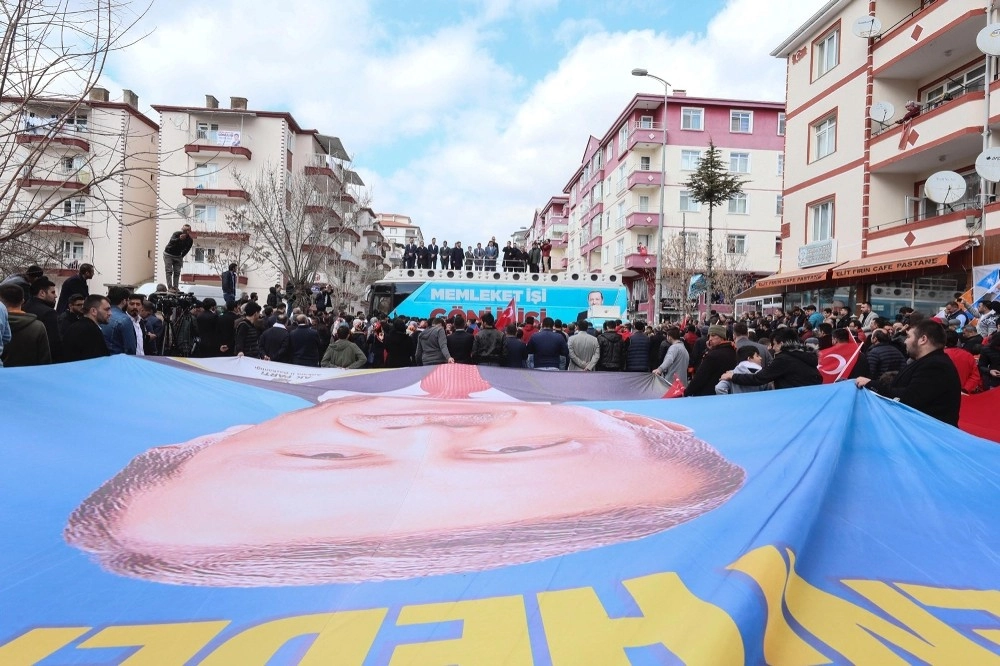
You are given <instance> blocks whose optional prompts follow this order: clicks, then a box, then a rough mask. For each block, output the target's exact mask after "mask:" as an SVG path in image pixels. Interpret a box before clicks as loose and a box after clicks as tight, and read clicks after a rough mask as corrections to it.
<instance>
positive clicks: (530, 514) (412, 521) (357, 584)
mask: <svg viewBox="0 0 1000 666" xmlns="http://www.w3.org/2000/svg"><path fill="white" fill-rule="evenodd" d="M396 373H398V375H397V374H396ZM621 374H628V373H621ZM611 376H612V373H543V372H535V371H529V370H508V369H504V368H483V369H482V372H480V369H478V368H476V367H474V366H440V367H437V368H408V369H403V370H398V371H397V370H392V371H384V372H375V373H367V376H365V375H364V374H359V375H353V376H344V377H340V378H330V379H322V380H319V381H318V382H317V383H315V384H311V383H308V382H307V383H303V384H288V383H279V382H270V383H267V382H263V381H260V380H239V379H235V378H228V377H226V376H223V375H220V374H215V373H212V372H209V371H206V370H204V369H194V368H190V367H189V366H185V365H181V364H178V363H175V362H171V361H164V362H160V363H152V362H149V361H144V360H141V359H135V358H131V357H124V356H116V357H111V358H105V359H97V360H94V361H86V362H81V363H75V364H64V365H60V366H52V367H45V368H24V369H22V368H13V369H8V370H4V371H2V372H0V390H2V391H3V392H4V395H8V396H16V400H17V401H18V403H19V404H22V405H25V406H27V405H39V404H50V405H57V406H58V418H57V419H52V422H50V423H43V422H41V421H40V420H38V419H32V418H17V419H9V420H8V421H7V423H6V424H5V429H4V439H3V442H2V444H0V488H3V492H2V493H0V528H2V531H3V534H4V547H3V548H2V549H0V590H3V593H2V594H0V664H5V665H8V664H17V665H20V664H40V665H42V666H46V665H50V666H55V665H63V664H74V663H78V664H118V663H125V662H126V660H129V661H128V663H149V664H157V665H158V666H159V665H172V664H178V665H181V664H205V665H208V666H219V665H232V664H240V665H241V666H242V665H252V664H261V665H263V664H268V665H273V664H358V665H367V664H390V663H392V664H397V663H399V664H555V665H570V666H577V665H580V664H596V665H598V666H606V665H609V664H628V663H636V664H654V663H655V664H660V663H674V662H676V663H686V664H712V665H715V664H761V663H783V664H788V663H799V664H823V663H844V664H846V663H852V664H887V663H907V662H908V663H959V664H989V663H996V662H997V660H998V659H1000V643H998V638H997V636H998V635H1000V618H998V616H997V614H996V603H995V599H996V597H997V595H998V594H1000V569H998V568H997V566H996V553H997V552H1000V529H998V527H1000V525H998V519H997V518H996V510H995V507H996V506H997V504H998V503H1000V486H998V485H997V483H996V472H995V470H997V469H998V468H1000V447H997V446H996V444H993V443H989V442H986V441H984V440H981V439H978V438H975V437H972V436H970V435H967V434H964V433H962V432H960V431H958V430H956V429H954V428H951V427H950V426H946V425H943V424H941V423H939V422H937V421H935V420H933V419H930V418H928V417H925V416H923V415H922V414H919V413H917V412H914V411H913V410H910V409H909V408H907V407H905V406H902V405H900V404H898V403H895V402H892V401H888V400H885V399H882V398H879V397H878V396H876V395H874V394H873V393H871V392H869V391H860V390H858V389H856V388H855V387H854V386H853V384H851V383H840V384H835V385H827V386H815V387H808V388H803V389H791V390H785V391H767V392H762V393H753V394H744V395H738V396H730V397H726V398H719V397H714V398H713V397H710V398H685V399H680V400H659V399H652V400H649V399H646V400H643V399H637V398H639V397H644V396H646V395H648V393H649V390H648V388H643V386H642V384H640V383H636V384H635V387H636V393H629V392H628V391H627V390H626V389H622V392H620V393H614V392H612V391H609V390H608V389H607V385H606V380H607V379H608V378H609V377H611ZM615 376H616V375H615ZM643 378H646V375H643ZM244 381H252V382H255V383H252V384H247V383H243V382H244ZM655 382H657V385H658V386H659V387H660V388H661V389H662V387H664V386H665V385H666V383H665V382H662V381H661V380H658V379H656V380H655ZM570 384H572V385H574V386H575V388H572V389H570V388H567V386H568V385H570ZM624 386H627V385H624ZM81 387H86V389H82V388H81ZM310 387H312V388H315V391H314V392H313V393H311V394H309V395H308V396H307V397H303V396H302V395H300V394H299V393H298V391H301V390H305V389H309V388H310ZM541 388H548V389H549V390H548V391H547V393H546V392H543V391H542V390H540V389H541ZM82 390H84V391H89V393H81V391H82ZM583 392H589V396H590V397H591V398H599V397H601V396H609V395H614V397H615V400H605V401H594V400H590V401H567V400H566V396H578V395H580V394H581V393H583ZM761 414H770V415H774V418H752V419H750V420H748V419H747V418H743V416H741V415H744V416H745V415H761ZM801 424H809V425H808V427H807V428H806V429H803V428H802V427H801Z"/></svg>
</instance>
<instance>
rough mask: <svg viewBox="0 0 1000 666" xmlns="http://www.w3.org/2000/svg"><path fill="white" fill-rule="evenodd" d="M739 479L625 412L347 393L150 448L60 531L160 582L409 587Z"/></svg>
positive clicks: (710, 503) (653, 423) (612, 527)
mask: <svg viewBox="0 0 1000 666" xmlns="http://www.w3.org/2000/svg"><path fill="white" fill-rule="evenodd" d="M743 479H744V471H743V469H741V468H740V467H738V466H736V465H734V464H732V463H730V462H729V461H727V460H726V459H725V458H723V457H722V456H721V455H720V454H719V453H718V452H717V451H716V450H715V449H713V448H712V447H711V446H709V445H708V444H707V443H705V442H702V441H700V440H699V439H697V438H696V437H695V436H694V434H693V433H692V432H691V430H690V429H688V428H686V427H684V426H681V425H677V424H673V423H669V422H666V421H661V420H658V419H655V418H651V417H647V416H641V415H638V414H631V413H628V412H622V411H617V410H604V411H599V410H595V409H590V408H587V407H579V406H567V405H549V404H541V403H525V402H504V403H493V402H483V401H473V400H439V399H427V398H389V397H381V396H351V397H345V398H339V399H336V400H332V401H329V402H325V403H321V404H319V405H316V406H313V407H309V408H306V409H303V410H299V411H295V412H290V413H287V414H282V415H281V416H278V417H277V418H274V419H271V420H270V421H266V422H264V423H261V424H259V425H255V426H237V427H233V428H230V429H228V430H227V431H225V432H222V433H218V434H214V435H208V436H205V437H201V438H198V439H196V440H194V441H191V442H187V443H185V444H180V445H173V446H163V447H157V448H154V449H150V450H149V451H146V452H145V453H142V454H140V455H139V456H137V457H136V458H134V459H133V460H132V461H131V462H130V463H129V464H128V465H127V466H126V467H125V469H123V470H122V471H121V472H119V473H118V474H117V475H116V476H115V477H114V478H112V479H110V480H109V481H107V482H106V483H104V484H103V485H102V486H101V487H100V488H99V489H97V490H96V491H95V492H94V493H93V494H92V495H91V496H90V497H88V498H87V499H86V500H85V501H84V502H83V503H82V504H81V505H80V506H79V507H78V508H77V509H76V510H75V511H74V512H73V514H72V515H71V517H70V519H69V521H68V525H67V526H66V528H65V538H66V539H67V541H68V542H69V543H70V544H72V545H74V546H76V547H77V548H80V549H82V550H84V551H87V552H89V553H91V554H92V555H93V556H94V557H95V559H96V560H97V561H98V562H99V563H100V564H101V566H103V567H104V568H105V569H107V570H110V571H112V572H115V573H118V574H122V575H125V576H130V577H136V578H143V579H148V580H154V581H160V582H164V583H175V584H183V585H212V586H276V585H309V584H320V583H330V582H356V581H366V580H385V579H405V578H414V577H419V576H427V575H436V574H449V573H459V572H468V571H482V570H486V569H492V568H495V567H501V566H507V565H513V564H522V563H527V562H533V561H537V560H541V559H545V558H549V557H556V556H560V555H565V554H567V553H571V552H576V551H579V550H585V549H590V548H596V547H599V546H604V545H608V544H613V543H618V542H622V541H629V540H634V539H638V538H641V537H644V536H647V535H650V534H654V533H657V532H661V531H663V530H665V529H668V528H670V527H672V526H674V525H677V524H679V523H682V522H685V521H688V520H691V519H693V518H696V517H697V516H699V515H701V514H702V513H704V512H706V511H710V510H712V509H713V508H715V507H717V506H719V505H720V504H722V503H723V502H725V501H726V500H727V499H728V498H729V497H730V496H732V495H733V493H735V492H736V491H737V489H738V488H739V487H740V486H741V484H742V483H743Z"/></svg>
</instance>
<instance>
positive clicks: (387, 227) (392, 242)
mask: <svg viewBox="0 0 1000 666" xmlns="http://www.w3.org/2000/svg"><path fill="white" fill-rule="evenodd" d="M378 223H379V225H381V227H382V229H383V230H384V232H385V240H386V242H387V243H388V252H389V254H388V255H387V258H388V261H389V264H390V265H391V266H392V268H402V266H403V247H404V246H405V245H406V244H407V243H409V242H410V241H412V242H414V243H416V244H417V245H420V244H421V243H423V242H424V232H423V231H421V229H420V225H418V224H413V220H411V219H410V218H409V217H408V216H406V215H400V214H399V213H379V214H378Z"/></svg>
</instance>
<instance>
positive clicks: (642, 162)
mask: <svg viewBox="0 0 1000 666" xmlns="http://www.w3.org/2000/svg"><path fill="white" fill-rule="evenodd" d="M639 170H640V171H649V156H648V155H643V156H642V157H640V158H639Z"/></svg>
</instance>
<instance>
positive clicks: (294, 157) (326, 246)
mask: <svg viewBox="0 0 1000 666" xmlns="http://www.w3.org/2000/svg"><path fill="white" fill-rule="evenodd" d="M153 108H154V109H156V111H158V112H159V113H160V146H159V158H160V159H159V168H160V173H161V177H160V205H159V208H158V210H157V226H156V231H157V233H156V258H157V262H156V279H157V280H158V281H161V282H162V281H163V280H164V277H165V273H164V266H163V263H162V261H160V260H159V257H160V255H161V254H162V252H163V248H164V247H165V246H166V244H167V242H168V241H169V239H170V236H171V234H172V233H173V232H175V231H177V230H178V229H180V227H181V226H182V225H183V224H190V225H191V228H192V231H194V232H195V235H196V239H195V244H194V247H193V248H192V251H191V252H190V253H189V255H188V256H187V258H186V259H185V263H184V272H183V273H182V275H181V282H182V283H186V284H219V283H220V281H221V278H220V275H221V272H222V271H223V270H225V269H226V265H227V264H228V263H229V262H234V263H238V264H239V265H240V269H241V274H240V278H239V279H240V285H239V288H240V289H241V290H245V291H247V292H258V293H260V294H263V293H266V292H267V289H268V287H270V286H271V285H274V284H276V283H282V284H283V283H284V280H285V279H286V278H287V275H284V274H283V271H282V270H280V269H279V267H277V266H274V265H272V264H271V263H269V262H267V261H260V260H257V261H248V260H246V257H248V256H250V255H251V254H252V250H251V246H257V245H261V244H263V245H264V246H268V245H269V244H273V243H274V242H276V241H275V240H274V239H264V238H252V237H251V234H250V233H247V232H246V231H245V229H246V226H245V225H243V226H241V225H240V223H239V221H240V218H239V216H240V215H243V214H244V211H245V206H246V204H247V202H248V201H249V200H250V199H251V197H252V196H259V197H268V196H271V197H275V198H277V199H278V200H279V202H278V205H279V206H280V199H281V195H282V194H284V206H283V208H284V209H285V210H286V211H290V212H289V214H288V215H289V221H290V225H305V224H313V223H315V224H318V225H322V226H323V227H328V230H329V232H330V233H329V235H327V236H325V237H324V239H323V247H322V248H319V249H317V248H316V247H315V246H314V245H306V244H303V245H302V247H301V248H300V249H301V250H302V251H303V252H316V251H318V250H319V251H321V252H322V256H323V259H322V263H321V265H319V266H318V267H317V269H316V271H315V272H314V273H313V274H312V276H311V279H312V280H313V281H315V282H319V283H329V284H331V285H333V286H334V288H335V291H337V293H338V294H339V295H340V296H341V300H342V304H343V305H345V306H350V305H351V304H353V303H355V302H360V301H359V299H360V298H361V294H362V292H363V289H364V285H363V284H361V281H362V277H360V276H361V274H362V273H364V272H365V270H366V268H367V267H368V266H369V265H371V264H372V263H373V262H376V263H378V264H379V265H381V263H382V260H383V259H384V253H383V251H382V248H381V247H378V248H375V249H372V248H371V247H370V245H369V243H370V242H371V239H372V238H374V239H375V240H378V237H379V234H380V233H381V231H380V229H379V227H378V224H377V222H376V221H375V216H374V213H373V212H372V211H371V208H370V205H369V202H367V201H366V200H365V197H364V194H363V192H362V191H361V188H362V187H363V186H364V183H363V182H362V181H361V179H360V177H358V175H357V174H356V173H355V172H354V171H351V170H350V169H349V168H348V166H349V156H348V154H347V152H346V151H345V150H344V147H343V145H342V143H341V141H340V139H338V138H337V137H333V136H327V135H324V134H321V133H319V132H318V131H317V130H311V129H304V128H302V127H301V126H300V125H299V124H298V122H297V121H296V120H295V118H294V117H292V115H291V114H289V113H286V112H276V111H260V110H251V109H248V107H247V100H246V99H245V98H241V97H233V98H230V106H229V108H220V107H219V102H218V100H217V99H216V98H215V97H213V96H211V95H206V99H205V105H204V106H201V107H197V106H163V105H159V106H154V107H153ZM271 174H273V177H272V180H268V181H267V182H266V185H267V186H268V187H269V188H272V189H274V190H275V192H264V191H262V190H261V189H260V188H261V187H262V186H263V185H265V182H264V180H262V179H264V178H267V177H268V176H270V175H271ZM248 189H250V190H254V191H253V192H250V191H248ZM293 218H294V219H293ZM299 218H302V219H299ZM241 229H243V231H241ZM293 234H294V232H293ZM294 237H295V236H294V235H293V238H294ZM292 242H295V243H305V242H307V241H301V240H293V241H292Z"/></svg>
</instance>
